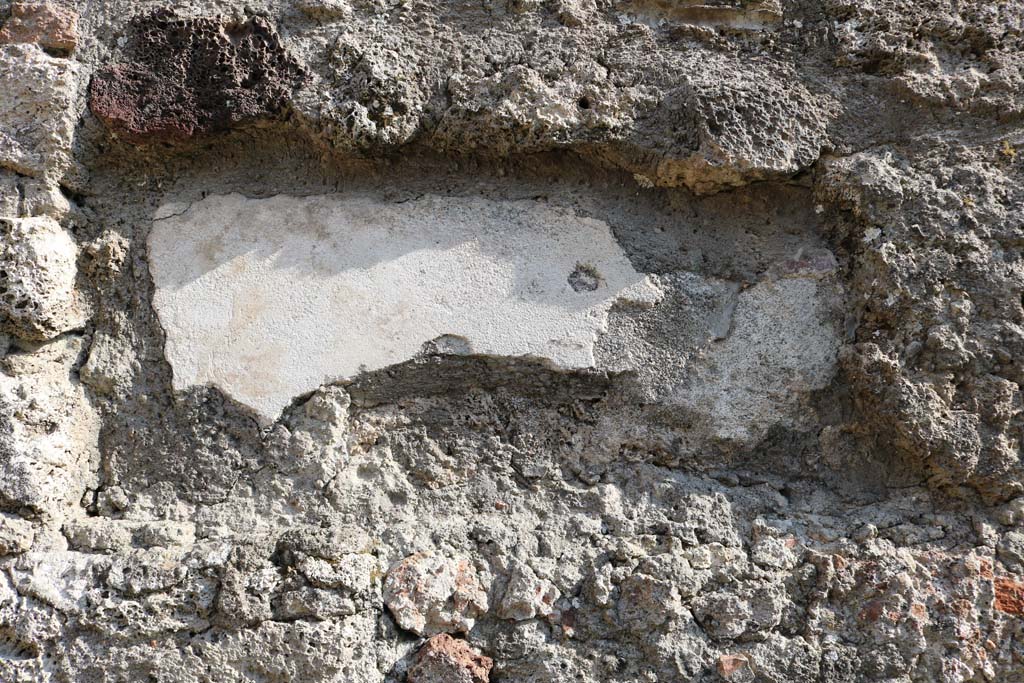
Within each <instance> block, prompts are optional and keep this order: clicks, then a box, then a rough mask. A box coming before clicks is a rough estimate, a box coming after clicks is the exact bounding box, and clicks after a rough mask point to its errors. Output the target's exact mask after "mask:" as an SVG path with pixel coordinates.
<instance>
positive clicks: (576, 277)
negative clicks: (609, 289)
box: [568, 263, 603, 292]
mask: <svg viewBox="0 0 1024 683" xmlns="http://www.w3.org/2000/svg"><path fill="white" fill-rule="evenodd" d="M602 279H603V278H602V277H601V273H599V272H597V269H596V268H594V267H593V266H591V265H587V264H584V263H577V264H576V270H574V271H572V272H571V273H569V278H568V281H569V286H570V287H572V288H573V291H576V292H593V291H594V290H596V289H597V288H598V287H599V286H600V285H601V280H602Z"/></svg>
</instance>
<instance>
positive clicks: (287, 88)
mask: <svg viewBox="0 0 1024 683" xmlns="http://www.w3.org/2000/svg"><path fill="white" fill-rule="evenodd" d="M128 55H129V59H128V61H124V62H121V63H118V64H114V65H112V66H109V67H107V68H106V69H103V70H102V71H100V72H99V73H97V75H96V77H95V78H94V79H93V81H92V83H91V85H90V87H89V108H90V109H91V110H92V112H93V114H95V115H96V116H97V117H98V118H99V119H100V120H101V121H102V122H103V123H104V125H106V126H107V128H108V129H109V130H110V131H111V132H113V133H114V134H116V135H117V136H119V137H122V138H124V139H126V140H129V141H131V142H135V143H145V142H156V141H168V140H171V141H180V140H186V139H189V138H192V137H193V136H197V135H204V134H210V133H216V132H221V131H225V130H228V129H230V128H232V127H233V126H236V125H238V124H240V123H243V122H247V121H253V120H257V119H265V118H269V117H272V116H274V115H276V114H278V113H279V112H280V111H281V110H283V109H284V107H285V105H286V104H287V101H288V98H289V94H290V92H291V89H292V88H293V87H294V86H296V85H298V84H299V83H300V82H301V81H302V79H303V71H302V68H301V67H300V66H299V64H298V62H296V61H295V60H294V59H293V58H292V57H291V56H290V55H289V54H288V53H287V52H286V50H285V49H284V46H283V45H282V43H281V39H280V38H279V36H278V34H277V32H276V31H275V30H274V28H273V27H272V26H271V24H270V23H269V22H268V21H267V20H265V19H263V18H262V17H253V18H250V19H247V20H245V21H233V20H228V19H225V18H222V17H203V18H195V19H192V18H181V17H178V16H177V15H175V14H174V13H172V12H170V11H168V10H157V11H156V12H153V13H151V14H144V15H140V16H138V17H136V18H135V20H134V23H133V26H132V32H131V38H130V39H129V43H128Z"/></svg>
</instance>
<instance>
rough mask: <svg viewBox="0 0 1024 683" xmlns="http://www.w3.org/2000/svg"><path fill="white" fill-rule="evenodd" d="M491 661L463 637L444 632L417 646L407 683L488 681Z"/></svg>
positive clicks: (472, 682) (485, 682)
mask: <svg viewBox="0 0 1024 683" xmlns="http://www.w3.org/2000/svg"><path fill="white" fill-rule="evenodd" d="M493 664H494V662H493V661H492V660H491V658H490V657H485V656H484V655H482V654H481V653H480V652H479V651H477V650H476V649H475V648H473V647H472V646H471V645H470V644H469V643H467V642H466V641H464V640H459V639H457V638H452V637H451V636H450V635H448V634H447V633H441V634H439V635H436V636H434V637H433V638H431V639H430V640H428V641H427V642H426V643H424V644H423V646H422V647H421V648H420V649H419V651H418V652H417V653H416V657H415V661H414V662H413V664H412V666H411V667H410V668H409V673H408V677H407V678H406V680H407V681H408V683H488V682H489V681H490V675H491V667H492V666H493Z"/></svg>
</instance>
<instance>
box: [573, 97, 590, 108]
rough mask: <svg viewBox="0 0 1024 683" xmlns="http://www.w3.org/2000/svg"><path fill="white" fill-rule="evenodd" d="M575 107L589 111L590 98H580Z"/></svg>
mask: <svg viewBox="0 0 1024 683" xmlns="http://www.w3.org/2000/svg"><path fill="white" fill-rule="evenodd" d="M576 106H578V107H579V108H580V109H590V98H589V97H581V98H580V99H579V100H577V102H576Z"/></svg>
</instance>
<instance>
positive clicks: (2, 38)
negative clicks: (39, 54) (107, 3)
mask: <svg viewBox="0 0 1024 683" xmlns="http://www.w3.org/2000/svg"><path fill="white" fill-rule="evenodd" d="M0 43H35V44H37V45H39V46H40V47H43V48H48V49H51V50H62V51H65V52H71V51H73V50H74V49H75V46H76V45H77V44H78V14H76V13H75V12H73V11H71V10H69V9H66V8H64V7H61V6H60V5H57V4H54V3H52V2H15V3H13V4H12V5H11V18H10V19H9V20H8V21H7V23H6V24H4V27H3V29H2V30H0Z"/></svg>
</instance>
